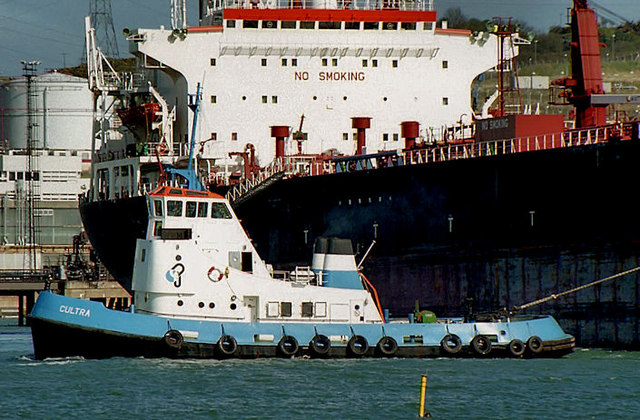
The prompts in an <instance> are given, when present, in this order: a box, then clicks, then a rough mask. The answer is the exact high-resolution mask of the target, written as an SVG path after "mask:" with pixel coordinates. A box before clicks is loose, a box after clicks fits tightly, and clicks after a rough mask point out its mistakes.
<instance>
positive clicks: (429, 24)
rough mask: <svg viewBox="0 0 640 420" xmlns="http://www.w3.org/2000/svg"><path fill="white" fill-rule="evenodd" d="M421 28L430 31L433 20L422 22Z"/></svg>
mask: <svg viewBox="0 0 640 420" xmlns="http://www.w3.org/2000/svg"><path fill="white" fill-rule="evenodd" d="M423 29H424V30H425V31H432V30H433V22H424V25H423Z"/></svg>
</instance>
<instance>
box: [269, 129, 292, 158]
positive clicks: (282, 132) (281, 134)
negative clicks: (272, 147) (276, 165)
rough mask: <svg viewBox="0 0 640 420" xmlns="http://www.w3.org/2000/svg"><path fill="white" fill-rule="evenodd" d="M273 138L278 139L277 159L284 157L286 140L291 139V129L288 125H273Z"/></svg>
mask: <svg viewBox="0 0 640 420" xmlns="http://www.w3.org/2000/svg"><path fill="white" fill-rule="evenodd" d="M271 137H275V138H276V159H277V158H280V157H283V156H284V139H286V138H287V137H289V127H287V126H286V125H272V126H271Z"/></svg>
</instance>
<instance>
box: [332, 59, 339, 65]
mask: <svg viewBox="0 0 640 420" xmlns="http://www.w3.org/2000/svg"><path fill="white" fill-rule="evenodd" d="M331 65H332V66H333V67H336V66H337V65H338V59H337V58H332V59H331Z"/></svg>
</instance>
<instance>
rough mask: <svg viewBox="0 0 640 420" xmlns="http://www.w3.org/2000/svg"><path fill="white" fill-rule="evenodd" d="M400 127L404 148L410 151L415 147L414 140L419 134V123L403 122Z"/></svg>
mask: <svg viewBox="0 0 640 420" xmlns="http://www.w3.org/2000/svg"><path fill="white" fill-rule="evenodd" d="M400 126H401V135H402V138H404V148H405V149H412V148H413V147H414V146H415V145H416V138H418V135H419V133H420V123H419V122H418V121H403V122H402V123H400Z"/></svg>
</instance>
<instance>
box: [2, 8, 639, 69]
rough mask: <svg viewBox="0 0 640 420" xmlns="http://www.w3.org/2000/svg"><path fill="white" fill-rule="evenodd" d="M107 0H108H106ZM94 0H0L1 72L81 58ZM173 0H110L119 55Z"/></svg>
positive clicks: (542, 25) (541, 14)
mask: <svg viewBox="0 0 640 420" xmlns="http://www.w3.org/2000/svg"><path fill="white" fill-rule="evenodd" d="M107 1H108V0H107ZM434 3H435V9H436V10H437V11H438V14H439V15H440V16H442V15H444V13H445V11H446V10H447V9H449V8H453V7H460V9H461V10H462V12H463V14H464V15H465V16H467V17H469V18H471V17H476V18H479V19H490V18H492V17H495V16H500V17H513V18H515V19H518V20H521V21H523V22H526V23H527V24H529V25H530V26H532V27H533V28H535V29H536V30H538V31H541V32H545V31H546V30H547V29H548V28H549V27H550V26H557V25H562V24H564V23H565V22H566V16H567V8H569V7H571V4H572V1H571V0H434ZM89 4H90V0H0V39H1V41H0V75H5V76H20V75H21V74H22V64H20V62H21V61H22V60H25V61H33V60H37V61H40V62H41V64H40V66H39V67H38V69H39V70H40V71H46V70H49V69H54V68H59V67H63V65H66V66H74V65H77V64H79V63H80V59H81V57H82V51H83V49H84V17H85V16H86V15H88V14H89ZM170 4H171V1H170V0H111V12H112V18H113V26H114V30H115V35H116V39H117V40H118V47H119V52H120V56H121V57H128V56H129V55H128V52H127V51H128V46H127V43H126V41H125V39H124V37H123V36H122V29H123V28H158V27H160V26H161V25H165V26H166V27H169V26H170ZM589 4H590V5H592V6H596V5H599V6H602V7H604V8H606V9H608V10H610V11H612V12H614V13H615V14H617V15H620V16H623V17H625V18H626V19H627V20H630V21H634V22H635V21H638V20H640V0H598V1H597V2H594V1H591V0H590V3H589ZM187 8H188V16H187V22H188V24H189V25H191V26H195V25H197V23H198V22H197V16H198V11H197V9H198V0H187Z"/></svg>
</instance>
